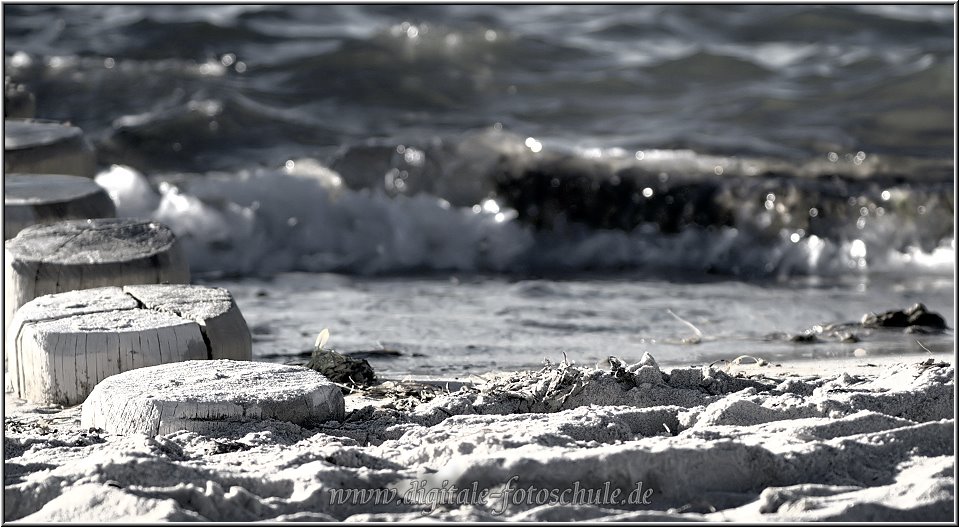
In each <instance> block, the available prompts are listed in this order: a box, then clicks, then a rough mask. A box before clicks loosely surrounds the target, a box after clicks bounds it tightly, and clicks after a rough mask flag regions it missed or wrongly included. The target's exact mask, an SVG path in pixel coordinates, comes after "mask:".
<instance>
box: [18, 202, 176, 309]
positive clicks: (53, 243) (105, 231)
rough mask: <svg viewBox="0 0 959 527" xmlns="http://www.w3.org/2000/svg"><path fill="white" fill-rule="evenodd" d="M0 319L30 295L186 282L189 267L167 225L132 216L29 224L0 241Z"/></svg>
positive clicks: (23, 302)
mask: <svg viewBox="0 0 959 527" xmlns="http://www.w3.org/2000/svg"><path fill="white" fill-rule="evenodd" d="M4 251H5V258H6V262H5V269H4V288H5V290H6V291H5V293H4V295H5V305H4V323H5V325H9V323H10V319H11V317H12V316H13V314H14V313H15V312H16V310H17V309H18V308H19V307H20V306H22V305H23V304H25V303H27V302H29V301H30V300H33V299H34V298H37V297H40V296H43V295H49V294H53V293H63V292H66V291H74V290H77V289H89V288H93V287H103V286H110V285H116V286H121V285H133V284H158V283H187V282H189V281H190V270H189V266H188V264H187V260H186V257H185V255H184V254H183V252H182V250H181V249H180V245H179V244H178V243H177V241H176V237H175V236H174V234H173V231H171V230H170V228H169V227H167V226H165V225H163V224H161V223H157V222H153V221H145V220H136V219H92V220H71V221H62V222H57V223H51V224H47V225H33V226H31V227H27V228H25V229H23V230H22V231H20V233H19V234H18V235H17V236H16V237H15V238H13V239H10V240H7V241H6V242H4Z"/></svg>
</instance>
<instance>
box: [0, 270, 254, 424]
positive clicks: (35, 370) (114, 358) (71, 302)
mask: <svg viewBox="0 0 959 527" xmlns="http://www.w3.org/2000/svg"><path fill="white" fill-rule="evenodd" d="M4 349H5V352H6V353H7V357H8V360H9V364H8V366H9V371H10V373H9V376H10V378H11V385H12V388H13V393H14V395H16V396H17V397H20V398H23V399H27V400H31V401H34V402H40V403H55V404H62V405H67V406H69V405H75V404H78V403H80V402H82V401H83V400H84V399H85V398H86V396H87V395H89V393H90V391H91V390H92V389H93V387H94V386H95V385H96V384H97V383H98V382H100V381H101V380H103V379H105V378H106V377H108V376H110V375H114V374H117V373H121V372H124V371H128V370H132V369H137V368H143V367H146V366H154V365H158V364H165V363H170V362H179V361H185V360H193V359H221V358H231V359H238V360H249V359H250V358H251V355H252V348H251V339H250V332H249V329H248V328H247V325H246V321H245V320H243V315H242V314H241V313H240V310H239V309H238V308H237V306H236V303H235V302H234V301H233V297H232V296H231V295H230V293H229V292H228V291H226V290H225V289H219V288H210V287H203V286H195V285H144V286H129V287H128V288H120V287H102V288H96V289H83V290H80V291H71V292H68V293H59V294H55V295H46V296H42V297H40V298H37V299H34V300H32V301H30V302H28V303H27V304H25V305H24V306H23V307H22V308H21V309H20V310H18V311H17V313H16V315H14V317H13V320H12V321H11V323H10V328H9V330H8V331H7V335H6V342H5V343H4Z"/></svg>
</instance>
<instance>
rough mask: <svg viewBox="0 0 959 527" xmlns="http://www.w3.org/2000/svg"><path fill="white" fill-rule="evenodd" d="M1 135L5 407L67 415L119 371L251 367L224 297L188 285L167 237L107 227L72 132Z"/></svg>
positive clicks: (45, 126) (151, 228)
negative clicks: (185, 364)
mask: <svg viewBox="0 0 959 527" xmlns="http://www.w3.org/2000/svg"><path fill="white" fill-rule="evenodd" d="M4 128H5V130H4V154H5V155H4V211H3V212H4V214H3V216H4V240H5V241H4V290H5V295H4V297H5V298H4V328H5V340H4V357H5V369H6V379H7V384H8V387H9V388H10V389H12V391H13V394H14V395H15V396H17V397H19V398H23V399H27V400H30V401H33V402H37V403H43V404H60V405H65V406H67V405H75V404H79V403H81V402H83V400H84V399H85V398H86V397H87V396H88V395H89V394H90V392H91V391H92V390H93V388H94V387H95V386H96V385H97V384H98V383H99V382H100V381H102V380H103V379H105V378H107V377H109V376H111V375H115V374H118V373H121V372H124V371H128V370H132V369H137V368H142V367H146V366H153V365H158V364H165V363H171V362H180V361H186V360H193V359H199V360H205V359H233V360H250V359H251V357H252V344H251V343H252V340H251V338H250V331H249V329H248V327H247V324H246V322H245V320H244V318H243V315H242V314H241V313H240V310H239V308H238V307H237V305H236V303H235V302H234V300H233V297H232V296H231V294H230V293H229V291H226V290H225V289H220V288H212V287H204V286H198V285H189V284H190V271H189V265H188V262H187V258H186V256H185V255H184V253H183V251H182V249H181V246H180V244H179V243H178V241H177V239H176V236H175V235H174V234H173V232H172V231H171V230H170V229H169V227H167V226H166V225H163V224H161V223H158V222H155V221H151V220H149V219H136V218H116V217H115V215H116V209H115V207H114V204H113V201H112V200H111V199H110V196H109V195H108V194H107V192H106V191H105V190H104V189H103V188H102V187H100V186H99V185H97V184H96V182H95V181H94V180H93V179H92V177H93V175H94V170H93V167H94V157H93V149H92V148H91V146H90V144H89V143H88V141H87V140H86V139H85V138H84V137H83V134H82V132H81V131H80V130H79V129H78V128H76V127H73V126H69V125H65V124H61V123H56V122H46V121H37V120H32V119H7V120H5V123H4Z"/></svg>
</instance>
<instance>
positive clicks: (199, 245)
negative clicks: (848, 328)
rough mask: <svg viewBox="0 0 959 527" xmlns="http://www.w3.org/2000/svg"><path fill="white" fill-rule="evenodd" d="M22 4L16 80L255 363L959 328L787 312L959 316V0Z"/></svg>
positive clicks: (9, 11)
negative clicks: (324, 341) (162, 236)
mask: <svg viewBox="0 0 959 527" xmlns="http://www.w3.org/2000/svg"><path fill="white" fill-rule="evenodd" d="M3 15H4V18H3V31H4V33H3V35H4V36H3V40H4V75H5V76H7V77H9V78H10V80H12V81H13V82H17V83H22V84H24V85H25V86H26V87H27V89H29V90H30V91H32V92H33V93H34V94H35V96H36V106H37V117H38V118H44V119H55V120H63V121H70V122H71V123H73V124H75V125H77V126H79V127H81V128H82V129H83V130H84V131H85V132H86V134H87V136H88V137H89V138H90V139H91V141H92V142H93V143H94V145H95V147H96V148H97V153H98V163H99V165H100V168H101V171H100V174H99V175H98V177H97V181H98V182H99V183H100V184H101V185H103V186H105V187H107V189H108V190H109V191H110V193H111V196H112V197H113V198H114V200H115V201H116V202H117V206H118V212H119V213H120V214H121V215H129V216H144V217H152V218H156V219H158V220H160V221H163V222H165V223H167V224H169V225H170V226H171V227H173V229H174V230H175V231H176V232H177V234H178V236H179V237H180V238H181V239H182V240H183V241H184V243H185V245H186V249H187V251H188V253H189V255H190V259H191V261H190V263H191V268H192V270H193V273H194V277H195V280H196V281H199V282H202V283H208V284H212V285H218V286H223V287H227V288H229V289H231V290H232V291H233V292H234V294H235V295H236V297H237V301H238V303H239V305H240V308H241V310H242V311H243V313H244V314H245V316H246V318H247V320H248V322H249V323H250V326H251V328H252V329H253V333H254V339H255V343H254V354H255V356H257V357H258V358H261V359H264V360H275V361H289V360H301V359H302V358H303V357H304V354H308V350H309V348H310V347H311V345H312V342H313V338H314V337H315V335H316V333H317V332H318V331H319V330H320V329H322V328H324V327H328V328H330V330H331V333H332V336H333V337H332V339H331V341H330V344H331V345H332V346H333V347H334V348H336V349H338V350H340V351H368V350H382V349H386V350H390V351H391V352H390V353H387V352H383V351H379V352H377V353H374V354H373V355H372V356H371V359H370V361H371V363H372V364H373V366H374V368H376V369H377V370H378V371H381V372H385V373H388V374H396V375H400V374H406V373H415V374H436V375H446V376H449V375H459V374H469V373H482V372H484V371H488V370H492V369H513V368H526V367H536V366H538V365H539V364H541V363H542V361H543V359H544V358H548V359H549V360H552V361H553V362H558V361H560V360H562V359H563V356H564V353H565V355H566V356H567V357H568V358H569V359H571V360H573V361H576V362H578V363H585V364H591V363H593V362H596V361H598V360H601V359H603V358H605V357H607V356H609V355H616V356H619V357H621V358H623V359H625V360H627V361H634V360H637V359H638V358H639V357H640V356H641V355H642V353H643V352H644V351H649V352H651V353H652V354H653V355H654V356H655V357H656V358H657V359H658V360H659V361H660V362H661V363H664V364H677V363H703V362H710V361H712V360H716V359H732V358H735V357H737V356H739V355H742V354H749V355H754V356H758V357H763V358H767V359H770V360H775V359H777V358H778V359H783V358H798V357H805V358H817V357H845V356H849V357H852V356H858V357H863V356H870V355H881V354H898V353H911V352H925V349H931V350H934V351H945V350H950V349H952V348H953V346H954V333H953V331H952V330H951V329H950V330H949V331H947V332H946V333H945V334H944V335H914V334H903V333H902V332H898V331H890V332H875V333H871V334H868V332H866V333H864V334H863V335H862V340H861V342H858V343H840V342H837V341H835V340H829V339H824V340H822V341H820V342H815V343H795V342H791V341H789V339H788V338H779V337H776V336H771V335H775V334H777V333H783V332H785V333H799V332H801V331H803V330H804V329H807V328H810V327H811V326H813V325H814V324H818V323H824V322H845V321H851V320H858V319H859V318H860V317H861V316H862V315H863V314H864V313H866V312H871V311H884V310H887V309H893V308H904V307H907V306H908V305H910V304H912V303H914V302H917V301H921V302H924V303H925V304H926V305H927V306H928V307H929V308H930V309H933V310H935V311H938V312H940V313H941V314H942V315H943V316H944V317H945V319H946V322H947V324H948V325H949V327H950V328H952V327H954V323H955V304H954V300H953V296H954V290H955V279H954V274H955V160H954V149H955V142H954V141H955V139H954V138H955V135H954V134H955V128H954V115H955V113H954V112H955V107H954V105H955V101H954V99H953V93H954V92H953V90H954V79H955V71H954V61H955V56H954V53H955V40H954V36H953V32H954V16H955V9H954V6H952V5H932V6H919V5H908V6H896V5H860V6H842V5H829V6H812V5H772V6H758V5H749V6H735V5H698V6H692V5H690V6H684V5H669V6H629V5H614V6H598V5H575V6H574V5H564V6H547V5H535V6H513V5H498V6H494V5H480V6H468V5H451V6H443V5H421V6H386V5H366V6H338V5H320V6H308V5H268V6H252V5H241V6H231V5H207V6H186V5H177V6H161V5H149V4H142V5H100V6H95V5H73V6H57V5H32V6H31V5H12V4H5V5H4V7H3ZM670 311H672V312H673V313H675V314H676V315H678V316H679V317H681V318H682V319H684V320H686V321H688V322H690V323H692V324H693V325H695V326H696V327H697V328H698V329H699V330H700V331H701V332H702V335H703V338H702V343H700V344H689V343H688V338H687V337H689V336H690V335H692V329H691V328H690V327H689V326H687V325H686V324H684V323H683V322H681V321H679V320H678V319H677V318H675V317H674V316H673V315H671V314H670ZM684 339H686V341H687V342H684Z"/></svg>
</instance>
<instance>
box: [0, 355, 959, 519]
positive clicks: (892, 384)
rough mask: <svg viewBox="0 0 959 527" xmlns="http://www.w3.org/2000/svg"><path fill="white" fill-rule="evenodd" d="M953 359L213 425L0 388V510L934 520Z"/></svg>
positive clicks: (600, 373)
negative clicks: (1, 477)
mask: <svg viewBox="0 0 959 527" xmlns="http://www.w3.org/2000/svg"><path fill="white" fill-rule="evenodd" d="M954 377H955V371H954V368H953V367H952V366H951V365H949V364H946V363H934V362H932V361H926V362H923V363H914V364H909V365H897V366H893V367H886V368H883V369H882V370H881V371H879V372H877V374H875V375H850V374H836V375H830V376H826V377H812V376H809V377H799V376H790V375H787V374H782V373H778V374H773V373H769V372H767V373H764V374H762V375H755V376H752V377H750V378H747V377H745V376H737V375H733V374H731V373H729V372H726V371H724V370H722V369H717V368H681V369H674V370H672V371H671V372H668V373H664V372H662V371H660V370H659V368H658V367H657V366H656V365H655V361H652V360H651V359H650V360H648V361H644V362H643V363H640V364H637V365H633V366H625V365H622V364H618V363H616V362H613V363H612V367H611V368H610V369H594V368H577V367H573V366H570V365H568V364H562V365H559V366H558V367H547V368H544V369H543V370H541V371H537V372H519V373H510V374H499V375H495V376H490V377H489V378H488V379H486V381H485V382H484V383H480V384H477V385H473V386H465V387H464V388H462V389H461V390H459V391H457V392H454V393H448V394H444V395H440V396H437V397H435V398H433V399H432V400H429V401H428V402H416V401H413V402H411V401H409V400H406V401H392V402H391V403H390V404H385V405H384V404H381V403H382V401H380V402H379V403H378V404H370V400H369V399H364V398H357V397H348V398H347V417H346V419H345V420H344V421H343V422H342V423H337V424H335V425H334V424H331V423H327V424H326V425H323V426H321V427H318V428H313V429H307V428H303V427H300V426H297V425H294V424H291V423H282V422H278V421H264V422H260V423H245V424H238V425H237V426H236V427H233V428H229V429H224V430H221V431H220V432H218V433H217V434H218V435H216V436H212V435H204V434H201V433H197V432H187V431H179V432H173V433H169V434H165V435H159V436H155V437H150V436H147V435H141V434H131V435H126V436H119V435H111V434H107V433H105V432H103V431H102V430H98V429H86V430H82V429H80V428H79V420H78V411H77V410H76V409H66V410H61V411H51V410H44V409H41V408H37V407H34V406H29V405H26V404H24V403H22V402H16V401H12V402H11V400H8V403H11V404H15V405H16V406H15V407H13V408H9V409H8V411H7V417H6V421H5V430H6V443H5V445H4V460H5V463H4V466H5V472H6V479H5V481H4V494H5V498H6V502H7V507H6V517H5V520H24V521H50V520H66V519H69V520H74V521H98V520H131V519H136V520H146V521H159V520H216V521H249V520H275V521H295V520H298V521H328V520H331V519H337V520H344V519H347V520H352V521H357V520H358V521H373V520H418V519H441V520H457V521H494V520H504V519H505V520H516V521H519V520H538V521H556V520H593V521H600V520H623V521H673V520H734V521H751V522H752V521H770V520H772V521H808V520H845V521H870V520H890V521H932V520H938V521H949V520H951V519H952V518H953V505H954V500H955V496H954V491H953V486H954V481H955V475H954V466H955V451H954V446H953V445H954V439H955V437H954V424H955V420H954V405H953V397H954V386H955V382H954ZM349 489H352V490H349ZM483 491H485V494H484V493H483Z"/></svg>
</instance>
